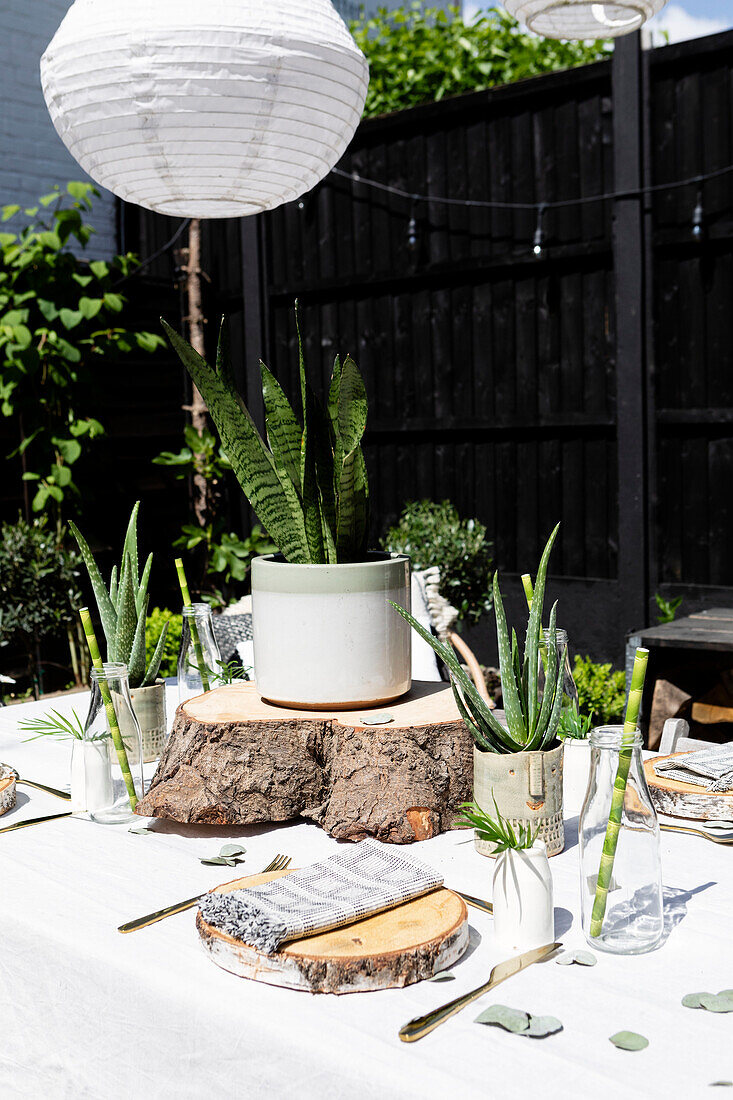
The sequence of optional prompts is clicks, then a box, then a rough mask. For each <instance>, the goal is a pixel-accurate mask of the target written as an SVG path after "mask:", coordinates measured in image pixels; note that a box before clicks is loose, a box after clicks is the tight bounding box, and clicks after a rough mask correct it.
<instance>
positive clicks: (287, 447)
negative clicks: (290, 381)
mask: <svg viewBox="0 0 733 1100" xmlns="http://www.w3.org/2000/svg"><path fill="white" fill-rule="evenodd" d="M260 374H261V376H262V400H263V401H264V403H265V426H266V428H267V438H268V441H269V444H270V449H271V450H272V453H273V457H274V459H275V461H276V462H278V463H279V464H280V465H281V466H282V468H283V469H284V470H285V471H286V472H287V474H288V476H289V477H290V480H291V481H292V483H293V485H294V486H295V488H296V489H297V490H298V492H299V493H302V491H303V485H302V481H301V476H300V448H301V441H302V437H303V428H302V426H301V425H300V423H299V422H298V418H297V417H296V415H295V413H294V412H293V410H292V408H291V405H290V402H289V401H288V399H287V397H286V396H285V393H284V392H283V388H282V386H281V385H280V383H279V382H278V380H277V378H275V376H274V374H273V373H272V371H271V370H269V369H268V368H267V367H266V366H265V364H264V363H263V362H260Z"/></svg>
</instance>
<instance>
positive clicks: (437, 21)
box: [351, 0, 609, 116]
mask: <svg viewBox="0 0 733 1100" xmlns="http://www.w3.org/2000/svg"><path fill="white" fill-rule="evenodd" d="M351 31H352V34H353V35H354V38H355V39H356V42H357V44H358V45H359V47H360V48H361V49H362V51H363V52H364V54H365V55H366V58H367V60H368V62H369V91H368V93H367V99H366V106H365V109H364V114H365V115H366V116H372V115H383V114H386V113H387V112H389V111H401V110H404V108H406V107H415V106H417V104H419V103H430V102H433V101H434V100H439V99H443V98H444V97H445V96H452V95H459V94H460V93H461V92H477V91H481V90H482V89H484V88H493V87H494V86H495V85H496V84H508V83H510V82H511V81H514V80H523V79H524V78H525V77H528V76H537V75H538V74H539V73H547V72H554V71H555V70H556V69H569V68H572V67H573V66H575V65H586V64H588V63H589V62H591V61H598V60H601V59H603V58H605V57H608V56H609V55H608V53H607V51H606V47H605V45H604V43H603V42H600V41H598V42H590V43H589V42H558V41H555V40H554V39H551V38H540V37H539V36H537V35H533V34H528V33H527V32H526V31H524V32H523V31H520V29H519V24H518V23H517V22H516V21H515V20H514V19H512V17H511V16H510V15H507V13H506V12H505V11H504V10H503V8H500V7H495V8H487V9H485V10H484V11H480V12H478V13H477V14H476V15H475V16H474V18H473V19H471V20H470V21H464V20H463V18H462V17H461V12H460V8H458V7H450V8H448V10H447V11H443V10H442V9H441V8H423V6H422V4H421V3H418V2H416V0H415V2H413V3H412V4H411V5H409V6H406V7H402V8H397V9H396V10H394V11H389V10H387V9H386V8H380V9H379V11H378V12H377V14H376V15H375V16H374V17H373V18H371V19H367V20H361V21H359V22H356V23H353V24H352V26H351Z"/></svg>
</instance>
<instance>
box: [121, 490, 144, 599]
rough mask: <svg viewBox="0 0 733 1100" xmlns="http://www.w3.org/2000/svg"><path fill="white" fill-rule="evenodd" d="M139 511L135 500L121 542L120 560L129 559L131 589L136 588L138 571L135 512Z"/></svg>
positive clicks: (137, 501) (137, 502)
mask: <svg viewBox="0 0 733 1100" xmlns="http://www.w3.org/2000/svg"><path fill="white" fill-rule="evenodd" d="M139 511H140V501H139V500H136V501H135V504H134V505H133V509H132V511H131V512H130V519H129V521H128V524H127V531H126V532H125V541H124V543H123V544H122V560H123V562H124V560H125V558H126V557H129V559H130V566H131V579H132V582H133V586H134V587H133V591H134V589H135V588H137V582H138V577H139V575H140V573H139V568H140V567H139V564H138V560H137V514H138V512H139Z"/></svg>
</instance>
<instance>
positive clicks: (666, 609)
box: [654, 592, 682, 623]
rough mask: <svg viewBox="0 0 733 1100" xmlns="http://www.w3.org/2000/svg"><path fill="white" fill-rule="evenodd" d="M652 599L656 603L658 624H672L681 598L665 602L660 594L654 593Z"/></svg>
mask: <svg viewBox="0 0 733 1100" xmlns="http://www.w3.org/2000/svg"><path fill="white" fill-rule="evenodd" d="M654 599H655V600H656V601H657V607H658V608H659V614H658V615H657V622H658V623H671V622H674V618H675V615H676V614H677V610H678V608H679V606H680V604H681V603H682V597H681V596H677V598H676V599H674V600H665V598H664V596H663V595H662V594H661V592H655V593H654Z"/></svg>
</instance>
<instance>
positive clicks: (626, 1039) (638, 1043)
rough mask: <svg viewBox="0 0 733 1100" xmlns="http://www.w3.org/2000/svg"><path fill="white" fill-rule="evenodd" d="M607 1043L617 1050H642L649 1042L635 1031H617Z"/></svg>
mask: <svg viewBox="0 0 733 1100" xmlns="http://www.w3.org/2000/svg"><path fill="white" fill-rule="evenodd" d="M608 1041H609V1042H610V1043H613V1045H614V1046H615V1047H618V1048H619V1050H644V1049H645V1048H646V1047H648V1046H649V1040H648V1039H646V1038H645V1037H644V1036H643V1035H639V1034H638V1033H637V1032H636V1031H617V1032H616V1034H615V1035H610V1036H609V1040H608Z"/></svg>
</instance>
